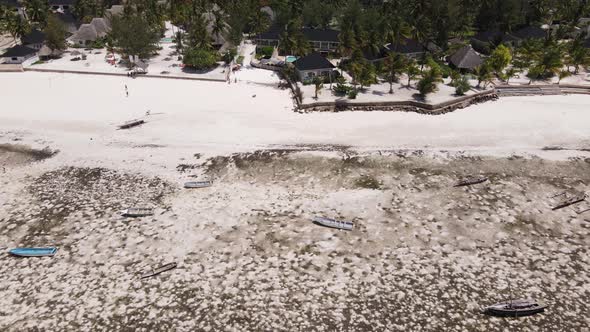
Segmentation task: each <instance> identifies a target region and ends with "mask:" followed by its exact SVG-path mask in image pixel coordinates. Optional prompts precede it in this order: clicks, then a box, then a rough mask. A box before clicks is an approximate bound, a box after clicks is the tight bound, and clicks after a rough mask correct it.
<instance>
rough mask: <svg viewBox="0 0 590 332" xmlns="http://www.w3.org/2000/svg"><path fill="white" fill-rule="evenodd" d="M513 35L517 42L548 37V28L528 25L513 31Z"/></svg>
mask: <svg viewBox="0 0 590 332" xmlns="http://www.w3.org/2000/svg"><path fill="white" fill-rule="evenodd" d="M511 35H512V36H513V37H515V39H516V41H517V42H520V41H523V40H531V39H545V38H547V30H545V29H543V28H541V27H537V26H528V27H524V28H521V29H518V30H516V31H514V32H512V33H511Z"/></svg>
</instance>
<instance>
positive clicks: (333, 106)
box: [299, 89, 498, 115]
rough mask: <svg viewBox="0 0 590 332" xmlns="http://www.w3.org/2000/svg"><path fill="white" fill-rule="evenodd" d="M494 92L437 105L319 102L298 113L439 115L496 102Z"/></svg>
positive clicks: (496, 96) (306, 105)
mask: <svg viewBox="0 0 590 332" xmlns="http://www.w3.org/2000/svg"><path fill="white" fill-rule="evenodd" d="M497 99H498V94H497V93H496V90H495V89H493V90H489V91H484V92H480V93H476V94H473V95H470V96H463V97H459V98H456V99H453V100H450V101H447V102H443V103H439V104H427V103H421V102H418V101H413V100H407V101H391V102H375V103H370V102H365V103H360V102H347V101H344V102H319V103H311V104H300V105H299V111H300V112H304V113H308V112H344V111H365V112H367V111H368V112H370V111H391V112H416V113H421V114H431V115H439V114H445V113H449V112H453V111H455V110H457V109H462V108H465V107H468V106H471V105H474V104H479V103H484V102H487V101H491V100H497Z"/></svg>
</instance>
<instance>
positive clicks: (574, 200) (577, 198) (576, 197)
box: [552, 194, 587, 210]
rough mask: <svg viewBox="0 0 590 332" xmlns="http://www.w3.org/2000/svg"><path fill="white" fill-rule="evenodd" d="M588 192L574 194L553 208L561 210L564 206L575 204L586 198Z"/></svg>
mask: <svg viewBox="0 0 590 332" xmlns="http://www.w3.org/2000/svg"><path fill="white" fill-rule="evenodd" d="M586 197H587V196H586V194H579V195H574V196H572V197H570V198H568V199H566V200H564V201H562V202H560V203H558V204H557V205H556V206H554V207H553V208H552V210H559V209H562V208H564V207H568V206H570V205H574V204H577V203H580V202H583V201H584V200H585V199H586Z"/></svg>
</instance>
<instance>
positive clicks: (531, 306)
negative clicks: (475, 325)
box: [484, 299, 546, 317]
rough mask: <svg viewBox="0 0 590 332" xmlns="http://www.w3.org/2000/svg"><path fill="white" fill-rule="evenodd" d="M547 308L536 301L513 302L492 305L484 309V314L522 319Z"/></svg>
mask: <svg viewBox="0 0 590 332" xmlns="http://www.w3.org/2000/svg"><path fill="white" fill-rule="evenodd" d="M545 308H546V306H544V305H542V304H540V303H538V302H537V301H535V300H529V299H527V300H513V301H506V302H501V303H497V304H494V305H491V306H489V307H486V308H485V309H484V313H486V314H488V315H493V316H504V317H522V316H530V315H534V314H537V313H541V312H543V311H545Z"/></svg>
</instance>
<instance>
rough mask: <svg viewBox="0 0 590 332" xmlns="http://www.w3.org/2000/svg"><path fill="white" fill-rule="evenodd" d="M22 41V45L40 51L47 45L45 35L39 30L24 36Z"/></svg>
mask: <svg viewBox="0 0 590 332" xmlns="http://www.w3.org/2000/svg"><path fill="white" fill-rule="evenodd" d="M20 41H21V44H23V45H25V46H27V47H30V48H32V49H35V50H37V51H38V50H40V49H41V47H43V44H45V34H44V33H43V32H41V31H39V30H37V29H34V30H31V32H29V33H28V34H26V35H24V36H22V37H21V39H20Z"/></svg>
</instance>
